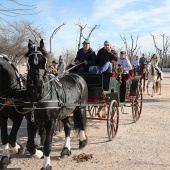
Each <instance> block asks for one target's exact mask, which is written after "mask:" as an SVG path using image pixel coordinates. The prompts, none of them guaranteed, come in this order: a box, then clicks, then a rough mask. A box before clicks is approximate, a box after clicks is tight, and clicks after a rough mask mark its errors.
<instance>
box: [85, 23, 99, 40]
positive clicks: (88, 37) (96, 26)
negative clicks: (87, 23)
mask: <svg viewBox="0 0 170 170" xmlns="http://www.w3.org/2000/svg"><path fill="white" fill-rule="evenodd" d="M99 27H100V25H95V26H94V27H93V28H90V32H89V34H88V36H87V38H85V37H84V35H83V34H82V37H83V38H84V39H85V40H89V39H90V36H91V34H92V32H93V31H94V30H95V29H98V28H99Z"/></svg>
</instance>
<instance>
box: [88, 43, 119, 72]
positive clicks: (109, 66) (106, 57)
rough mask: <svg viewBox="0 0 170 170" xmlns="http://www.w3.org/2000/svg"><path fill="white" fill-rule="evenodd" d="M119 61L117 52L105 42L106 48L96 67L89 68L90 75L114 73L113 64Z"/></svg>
mask: <svg viewBox="0 0 170 170" xmlns="http://www.w3.org/2000/svg"><path fill="white" fill-rule="evenodd" d="M117 60H118V56H117V52H116V51H115V50H113V49H112V48H111V43H110V42H109V41H105V42H104V47H103V48H101V49H100V50H99V51H98V53H97V57H96V64H97V65H96V66H91V67H90V68H89V73H93V74H97V73H99V74H101V73H112V71H113V63H112V62H114V61H117Z"/></svg>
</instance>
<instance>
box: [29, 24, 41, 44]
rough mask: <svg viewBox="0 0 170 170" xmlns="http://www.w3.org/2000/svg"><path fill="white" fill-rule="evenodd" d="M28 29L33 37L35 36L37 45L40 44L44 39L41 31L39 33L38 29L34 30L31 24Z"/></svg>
mask: <svg viewBox="0 0 170 170" xmlns="http://www.w3.org/2000/svg"><path fill="white" fill-rule="evenodd" d="M27 29H28V30H29V31H30V32H31V33H32V35H33V36H34V40H33V41H34V42H35V43H37V44H38V43H39V40H41V39H42V37H41V34H40V33H39V31H38V28H32V27H31V25H30V24H29V25H28V26H27Z"/></svg>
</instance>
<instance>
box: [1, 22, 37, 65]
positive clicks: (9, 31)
mask: <svg viewBox="0 0 170 170" xmlns="http://www.w3.org/2000/svg"><path fill="white" fill-rule="evenodd" d="M28 25H30V26H31V27H33V26H32V24H31V23H30V22H28V21H23V20H21V21H18V22H14V23H10V25H9V24H6V25H4V26H3V30H1V29H0V39H1V41H0V53H4V54H7V55H8V56H9V57H10V59H11V60H12V62H13V63H14V64H15V65H16V66H17V65H18V64H19V63H20V62H21V61H22V60H24V54H25V53H26V51H27V46H26V44H27V42H28V39H33V38H34V36H33V34H32V33H31V32H30V31H29V30H28V29H27V26H28Z"/></svg>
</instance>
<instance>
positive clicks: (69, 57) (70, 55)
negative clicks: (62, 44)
mask: <svg viewBox="0 0 170 170" xmlns="http://www.w3.org/2000/svg"><path fill="white" fill-rule="evenodd" d="M62 56H63V58H64V59H65V63H66V65H69V64H70V63H73V61H74V59H75V56H76V54H75V51H74V50H69V49H63V52H62Z"/></svg>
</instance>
